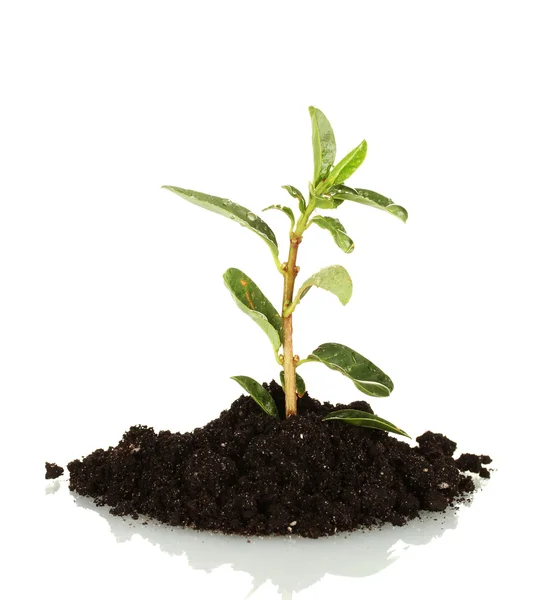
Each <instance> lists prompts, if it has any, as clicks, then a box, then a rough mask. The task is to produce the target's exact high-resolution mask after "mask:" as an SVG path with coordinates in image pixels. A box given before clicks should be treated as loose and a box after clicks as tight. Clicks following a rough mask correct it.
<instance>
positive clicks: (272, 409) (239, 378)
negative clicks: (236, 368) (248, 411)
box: [230, 375, 280, 419]
mask: <svg viewBox="0 0 548 600" xmlns="http://www.w3.org/2000/svg"><path fill="white" fill-rule="evenodd" d="M230 379H234V381H236V382H237V383H239V384H240V385H241V386H242V387H243V388H244V390H245V391H246V392H247V393H248V394H249V395H250V396H251V397H252V398H253V400H255V402H256V403H257V404H258V405H259V406H260V407H261V408H262V409H263V410H264V411H265V413H266V414H267V415H270V416H271V417H276V418H278V419H279V418H280V415H279V414H278V409H277V408H276V403H275V402H274V398H272V396H271V395H270V393H269V392H268V391H267V390H265V389H264V387H263V386H262V385H261V384H260V383H259V382H258V381H255V379H252V378H251V377H247V376H246V375H235V376H234V377H231V378H230Z"/></svg>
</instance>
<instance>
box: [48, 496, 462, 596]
mask: <svg viewBox="0 0 548 600" xmlns="http://www.w3.org/2000/svg"><path fill="white" fill-rule="evenodd" d="M57 489H59V488H58V487H57ZM48 493H50V492H48ZM71 496H72V497H73V499H74V502H75V503H76V505H77V506H78V507H81V508H84V509H87V510H91V511H94V512H95V513H97V514H98V515H100V516H101V517H103V518H104V519H105V520H106V521H107V522H108V524H109V526H110V532H111V533H112V535H113V536H114V537H115V539H116V541H117V542H118V543H125V542H129V541H130V540H131V539H132V538H133V536H136V535H137V536H140V537H141V538H143V539H144V540H146V541H148V542H150V544H152V545H153V546H156V547H158V548H159V549H160V550H161V551H162V552H165V553H167V554H169V555H172V556H185V557H186V559H187V561H188V565H189V567H190V568H192V569H194V570H197V571H205V572H206V573H210V572H211V571H213V570H214V569H216V568H218V567H221V566H223V565H228V566H230V567H231V568H232V569H233V570H234V571H240V572H244V573H248V574H249V575H251V577H252V586H251V589H250V591H249V593H248V594H247V596H246V598H249V597H250V596H251V595H252V594H253V593H254V592H255V591H257V590H258V589H259V588H260V587H261V586H262V585H263V584H264V583H266V582H267V581H269V580H270V581H271V582H272V583H273V585H274V586H276V587H277V589H278V592H279V594H280V595H279V597H280V598H282V599H283V600H290V599H291V598H293V594H294V593H298V592H300V591H302V590H304V589H306V588H308V587H310V586H311V585H313V584H315V583H316V582H318V581H319V580H321V579H322V578H323V577H324V576H325V575H326V574H332V575H336V576H344V577H355V578H364V577H368V576H370V575H373V574H375V573H378V572H379V571H382V570H383V569H386V567H388V566H390V565H391V564H393V563H394V562H395V561H396V560H397V559H398V558H399V556H400V555H401V554H402V553H403V552H405V550H407V548H409V547H410V546H415V545H422V544H427V543H428V542H430V541H431V540H432V539H434V538H437V537H440V536H442V535H443V533H444V532H445V531H447V530H450V529H455V528H456V527H457V523H458V518H457V514H456V511H455V510H453V511H448V512H446V513H443V514H439V513H432V514H427V515H425V516H424V517H422V518H421V519H415V520H413V521H411V522H410V523H409V524H407V525H406V526H404V527H394V526H392V525H385V526H383V527H382V528H380V529H377V530H373V531H365V532H360V531H358V532H354V533H350V534H340V535H336V536H332V537H329V538H322V539H318V540H311V539H304V538H299V537H264V538H259V537H251V538H246V537H240V536H229V535H223V534H216V533H210V532H200V531H194V530H191V529H185V528H182V527H170V526H167V525H162V524H160V523H157V522H154V521H153V520H149V519H144V518H141V519H139V520H138V521H134V520H132V519H130V518H127V519H124V518H120V517H115V516H113V515H111V514H110V513H109V507H107V506H104V507H97V506H95V504H94V503H93V500H92V499H91V498H86V497H82V496H79V495H78V494H74V493H71ZM145 520H146V521H148V524H147V525H144V524H143V522H144V521H145Z"/></svg>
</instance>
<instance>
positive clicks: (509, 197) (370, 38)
mask: <svg viewBox="0 0 548 600" xmlns="http://www.w3.org/2000/svg"><path fill="white" fill-rule="evenodd" d="M543 4H544V3H542V2H478V1H477V0H476V1H474V2H458V3H449V2H387V1H384V2H377V3H369V2H363V1H360V2H350V1H342V0H338V2H330V3H328V2H323V1H321V0H317V1H314V2H296V1H293V2H283V1H278V2H275V3H268V4H267V3H263V2H237V1H231V2H211V1H210V2H208V1H203V2H192V3H190V2H160V1H158V0H156V1H155V2H148V3H145V2H136V1H133V2H113V1H112V0H111V1H109V2H103V1H97V0H96V1H95V2H56V1H51V2H25V1H23V0H20V1H19V2H2V4H1V8H0V78H1V79H0V85H1V88H2V91H1V96H0V105H1V111H0V203H1V204H0V399H1V410H2V425H3V427H2V430H3V431H2V436H1V437H0V444H1V450H2V476H3V478H2V495H1V502H2V505H3V511H2V528H3V530H4V533H3V536H2V538H3V540H2V544H3V546H4V549H7V550H8V553H9V557H8V561H7V563H6V562H5V563H4V564H3V568H2V571H5V574H4V576H3V578H2V580H1V583H0V589H1V590H2V592H5V593H2V596H3V597H6V598H30V597H42V598H50V597H51V598H59V599H65V598H75V597H78V598H81V599H84V598H97V597H100V596H99V594H101V593H102V594H103V596H101V597H103V598H116V597H124V598H132V599H140V598H151V597H169V598H181V599H182V598H197V597H199V596H206V597H209V595H211V596H212V597H213V596H214V595H218V597H220V598H226V599H232V598H234V599H243V598H244V597H245V596H246V594H247V593H248V592H249V591H250V590H251V589H252V586H253V585H254V584H253V581H255V585H256V586H259V588H258V590H257V591H256V592H255V595H254V596H253V598H257V599H263V598H284V599H287V598H291V597H293V598H297V599H299V600H301V599H302V600H304V599H307V598H332V597H333V596H334V595H335V594H336V595H341V597H343V596H344V597H346V598H362V597H364V596H365V595H372V594H376V597H381V596H382V597H389V598H392V597H401V596H402V595H404V596H406V597H411V598H413V597H419V595H420V597H421V598H423V599H429V598H438V597H440V596H443V597H444V598H454V597H459V596H462V595H464V594H465V593H466V594H468V597H471V598H479V597H483V595H486V594H489V595H490V596H491V595H493V596H495V595H497V594H498V595H501V594H502V592H503V591H504V592H509V593H512V592H517V591H518V590H519V592H520V594H521V595H522V596H524V597H529V598H540V597H542V593H541V590H540V588H539V586H540V583H539V581H540V568H541V564H540V552H541V551H543V544H544V536H545V535H546V528H545V524H544V523H545V515H544V502H545V498H544V496H543V488H544V489H545V487H544V486H545V476H544V473H545V465H544V464H543V463H542V462H541V460H543V459H544V458H545V450H544V448H543V445H544V444H545V442H544V440H543V437H544V435H545V431H544V430H545V427H544V423H545V416H546V401H547V399H548V398H547V393H546V361H547V358H548V356H547V352H546V340H547V336H548V327H547V319H546V306H547V295H546V292H545V287H544V286H545V283H546V257H547V256H548V253H547V243H546V217H547V216H548V210H547V202H548V194H547V189H548V186H547V183H546V165H547V162H548V151H547V145H546V139H547V134H548V127H547V116H546V115H547V111H546V106H548V94H547V91H546V56H547V53H548V43H547V41H546V32H545V19H544V18H543ZM310 104H313V105H315V106H318V107H320V108H321V109H322V110H323V111H324V112H325V113H326V115H327V116H328V118H329V119H330V120H331V123H332V125H333V127H334V130H335V135H336V137H337V143H338V148H339V156H342V155H343V154H345V153H346V152H347V151H348V150H349V149H350V148H352V147H354V146H355V145H356V144H357V143H358V142H359V141H360V140H361V139H363V138H364V137H365V138H366V139H367V141H368V144H369V151H368V157H367V159H366V162H365V164H364V166H363V167H362V169H361V170H360V171H359V172H358V173H357V174H356V175H355V176H354V178H353V179H351V180H350V182H349V183H350V184H353V185H358V186H361V187H366V188H370V189H373V190H376V191H378V192H380V193H383V194H385V195H388V196H389V197H391V198H393V199H394V201H396V202H398V203H401V204H402V205H403V206H405V207H406V208H407V209H408V211H409V215H410V217H409V221H408V223H407V224H406V225H403V224H402V223H401V222H399V221H398V220H397V219H394V218H393V217H391V216H389V215H387V214H383V213H381V212H379V211H375V210H373V209H369V208H366V207H362V206H359V205H353V206H351V205H350V203H345V204H344V205H343V206H342V207H341V209H340V210H339V211H338V214H337V216H338V218H340V219H341V220H342V222H343V223H344V224H345V225H346V227H347V230H348V231H349V234H350V235H351V237H352V238H353V239H354V241H355V243H356V250H355V251H354V253H353V254H352V255H350V256H346V255H344V254H343V253H342V252H341V251H340V250H339V249H338V248H337V247H336V246H335V245H334V244H333V242H332V240H331V239H330V237H329V235H328V234H327V232H325V231H321V230H320V229H317V230H315V231H313V230H309V232H307V234H306V236H305V239H304V242H303V246H302V248H301V253H300V258H299V264H300V265H301V268H302V271H301V274H302V275H303V276H304V275H306V274H311V273H313V272H314V271H315V270H316V269H317V268H320V267H322V266H326V265H328V264H333V263H341V264H344V265H345V266H346V267H347V269H348V270H349V271H350V273H351V275H352V276H353V279H354V297H353V299H352V301H351V302H350V304H349V305H348V306H347V307H345V308H343V307H342V306H341V305H340V304H339V303H338V301H337V299H336V298H335V297H334V296H331V295H329V294H327V293H325V292H322V291H316V292H314V293H311V294H310V295H309V296H308V297H307V298H306V302H303V304H302V305H301V307H299V309H298V310H297V312H296V315H295V327H296V330H297V331H296V351H297V353H299V354H300V355H301V356H304V355H306V354H307V353H308V352H309V351H310V350H312V349H313V348H315V347H316V346H317V345H318V344H320V343H322V342H324V341H339V342H342V343H346V344H348V345H349V346H352V347H354V348H355V349H356V350H358V351H359V352H362V353H363V354H364V355H366V356H367V357H368V358H370V359H371V360H373V361H374V362H375V363H377V364H378V365H379V366H380V367H381V368H382V369H384V370H385V371H386V372H387V373H388V374H389V375H390V376H391V377H392V379H393V380H394V382H395V391H394V393H393V395H392V396H391V397H390V398H388V399H385V400H378V401H377V402H376V403H374V407H375V409H376V410H377V411H378V412H379V413H380V414H381V415H382V416H384V417H385V418H388V419H390V420H392V421H394V422H396V423H397V424H398V425H400V426H401V427H403V428H404V429H406V430H407V431H409V432H410V433H411V434H412V435H413V436H417V435H419V434H421V433H422V432H423V431H425V430H426V429H432V430H434V431H442V432H444V433H446V434H447V435H448V436H449V437H451V438H452V439H455V440H456V441H458V443H459V450H460V451H471V452H479V453H483V452H484V453H489V454H491V455H492V456H493V457H494V458H495V462H494V465H493V466H494V467H496V469H497V471H496V472H494V473H493V477H492V479H491V481H490V482H489V483H488V484H487V485H486V486H484V487H483V490H482V492H480V493H478V494H477V496H476V499H475V500H474V502H473V504H472V506H470V507H465V508H463V509H461V510H460V511H459V513H460V516H458V517H456V516H454V515H451V514H450V515H448V516H446V518H445V521H444V522H442V521H441V520H439V521H434V520H433V519H431V518H430V519H426V520H424V521H422V522H415V523H413V524H411V525H409V526H408V527H407V528H403V529H398V528H385V529H384V530H382V531H381V532H375V533H370V534H354V535H352V536H349V537H348V538H344V537H343V536H341V537H338V538H334V539H331V540H320V541H312V542H311V541H306V540H305V541H303V540H254V541H253V542H252V543H251V544H247V543H246V540H242V539H235V540H234V539H230V538H224V537H219V536H211V535H209V534H204V535H197V534H195V533H190V532H185V531H183V530H177V531H171V530H170V529H169V528H162V527H156V526H153V525H150V526H148V528H147V527H144V526H142V525H140V524H139V523H130V524H128V523H126V522H124V521H122V520H121V519H114V518H112V517H109V516H108V511H106V510H103V511H96V510H86V508H90V507H91V506H92V505H91V504H90V503H89V502H87V501H86V500H82V499H76V502H75V501H74V500H75V498H73V497H72V496H71V495H70V494H69V493H68V490H67V484H66V481H64V480H63V481H61V482H60V485H58V484H49V485H46V486H45V485H44V480H43V477H44V473H43V468H44V467H43V463H44V461H45V460H49V461H56V462H58V463H60V464H63V465H66V463H67V462H68V461H69V460H71V459H73V458H76V457H80V456H82V455H84V454H87V453H89V452H90V451H92V450H94V449H95V448H97V447H106V446H108V445H111V444H115V443H116V442H117V441H118V440H119V439H120V437H121V435H122V433H123V432H124V431H125V430H126V429H127V428H128V427H129V426H130V425H132V424H136V423H143V424H148V425H152V426H154V427H155V428H156V429H158V430H161V429H172V430H181V431H186V430H191V429H192V428H194V427H196V426H199V425H203V424H205V423H206V422H208V421H209V420H211V419H212V418H214V417H216V416H217V415H218V414H219V412H220V411H221V410H222V409H223V408H225V407H227V406H228V405H229V403H230V402H231V401H232V400H233V399H235V398H236V397H238V395H239V394H240V390H239V388H238V386H237V384H236V383H234V382H233V381H231V380H230V379H229V377H230V376H231V375H237V374H246V375H250V376H252V377H254V378H256V379H258V380H260V381H263V380H269V379H271V378H272V377H274V376H275V375H276V373H277V371H278V369H277V365H276V364H275V363H274V362H273V360H272V355H271V350H270V346H269V344H268V341H267V340H266V338H265V336H264V334H262V332H261V331H260V330H259V329H258V328H257V327H256V326H255V325H254V324H253V323H252V322H251V321H250V320H249V319H247V318H246V317H245V315H243V313H241V312H240V311H238V309H237V308H236V307H235V306H234V305H233V303H232V300H231V299H230V295H229V294H228V292H227V291H226V289H225V288H224V285H223V282H222V273H223V272H224V270H225V269H226V268H228V267H231V266H235V267H239V268H241V269H242V270H244V271H246V272H247V273H248V274H249V275H250V276H251V277H252V278H253V279H255V281H256V282H257V283H258V284H259V286H260V287H261V288H262V289H263V290H264V291H265V293H266V294H267V295H268V296H269V297H271V298H272V299H276V298H277V299H278V300H276V302H277V303H278V302H279V300H280V297H281V287H280V286H281V278H280V276H279V275H278V273H277V272H276V271H275V269H274V267H273V265H272V262H271V258H270V253H269V251H268V249H267V247H266V245H265V244H263V243H262V242H261V240H260V239H259V238H257V237H256V236H254V235H253V234H252V233H251V232H249V231H247V230H244V229H241V228H239V227H236V226H235V225H234V224H233V223H231V222H230V221H228V220H226V219H223V218H222V217H220V216H218V215H213V214H211V213H207V212H205V211H202V210H201V209H199V208H198V207H195V206H193V205H190V204H188V203H186V202H185V201H184V200H182V199H180V198H177V197H176V196H174V195H172V194H170V193H169V192H167V191H165V190H161V189H160V187H161V186H162V185H163V184H171V185H179V186H182V187H187V188H191V189H197V190H200V191H204V192H208V193H211V194H215V195H220V196H224V197H228V198H230V199H232V200H234V201H236V202H238V203H240V204H243V205H244V206H247V207H248V208H250V209H251V210H253V211H259V210H260V209H261V208H263V207H265V206H267V205H269V204H272V203H279V202H289V203H292V202H294V201H293V200H292V199H291V198H290V197H289V196H287V194H286V192H285V191H284V190H282V189H281V187H280V186H281V185H283V184H292V185H295V186H297V187H298V188H301V189H302V190H303V191H305V190H306V187H307V182H308V179H309V178H310V176H311V171H312V152H311V144H310V123H309V116H308V111H307V107H308V105H310ZM265 218H266V219H267V220H268V222H269V223H270V224H271V226H272V227H273V228H274V229H275V231H276V232H277V234H278V237H279V239H280V240H281V246H282V255H283V254H285V252H286V251H287V250H286V242H285V239H284V232H285V231H286V226H287V222H286V218H285V216H284V215H282V214H281V213H279V214H278V213H267V214H266V217H265ZM305 305H306V306H305ZM301 372H302V375H303V376H304V378H305V379H306V381H307V382H308V387H309V390H310V392H311V394H312V395H313V396H315V397H317V398H319V399H321V400H331V401H341V402H350V401H352V400H355V399H358V398H359V393H358V392H357V390H356V389H355V388H354V387H353V386H352V384H351V383H350V382H349V381H346V380H344V379H343V378H341V377H340V376H338V375H337V374H336V373H334V372H332V371H329V370H327V369H323V368H322V367H321V366H319V365H305V366H303V368H302V371H301ZM381 404H382V406H381Z"/></svg>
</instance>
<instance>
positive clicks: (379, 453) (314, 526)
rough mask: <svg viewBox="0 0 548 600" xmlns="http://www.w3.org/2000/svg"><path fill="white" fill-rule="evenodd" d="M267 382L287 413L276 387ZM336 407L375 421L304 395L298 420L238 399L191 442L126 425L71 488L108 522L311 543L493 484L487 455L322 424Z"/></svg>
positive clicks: (433, 438)
mask: <svg viewBox="0 0 548 600" xmlns="http://www.w3.org/2000/svg"><path fill="white" fill-rule="evenodd" d="M264 385H265V387H266V388H267V389H268V390H269V391H270V393H271V394H272V396H273V397H274V398H275V400H276V404H277V405H278V410H279V412H280V414H283V413H284V395H283V391H282V389H281V387H280V386H279V385H278V384H277V383H275V382H274V381H273V382H272V383H270V385H266V384H264ZM341 408H354V409H358V410H365V411H368V412H372V410H371V407H370V406H369V404H368V403H367V402H362V401H360V402H353V403H352V404H350V405H344V406H343V405H336V406H333V405H331V404H329V403H324V404H321V403H320V402H318V401H317V400H314V399H312V398H310V397H309V396H308V394H305V396H304V397H303V398H302V399H300V400H299V403H298V411H299V414H298V415H297V416H296V417H291V418H290V419H287V420H277V419H273V418H272V417H270V416H268V415H266V414H265V413H264V412H263V411H262V410H261V409H260V408H259V407H258V406H257V404H256V403H255V402H254V401H253V400H252V399H251V398H250V397H249V396H241V397H240V398H239V399H238V400H236V401H235V402H234V403H233V404H232V406H231V407H230V409H228V410H225V411H223V412H222V413H221V415H220V416H219V417H218V418H217V419H215V420H213V421H211V422H210V423H208V424H207V425H206V426H205V427H202V428H198V429H195V430H194V431H193V432H192V433H171V432H169V431H160V432H159V433H155V432H154V430H153V429H152V428H150V427H144V426H142V425H139V426H136V427H132V428H131V429H130V430H129V431H127V432H126V433H125V434H124V436H123V438H122V440H121V441H120V443H119V444H118V445H117V446H116V447H114V448H113V447H110V448H109V449H108V450H95V452H93V453H91V454H90V455H89V456H87V457H85V458H83V459H82V460H75V461H72V462H71V463H70V464H69V465H68V470H69V473H70V489H71V490H73V491H76V492H78V493H79V494H82V495H85V496H92V497H93V498H95V501H96V503H97V504H98V505H103V504H107V505H109V506H112V509H111V512H112V513H113V514H115V515H130V516H132V517H134V518H137V516H138V513H141V514H144V515H147V516H149V517H153V518H156V519H158V520H159V521H162V522H164V523H168V524H170V525H186V526H191V527H195V528H198V529H210V530H216V531H222V532H226V533H239V534H245V535H254V534H256V535H268V534H289V533H293V534H298V535H301V536H305V537H313V538H316V537H319V536H324V535H331V534H334V533H336V532H337V531H351V530H354V529H357V528H359V527H371V526H373V525H376V524H378V523H382V522H389V523H393V524H394V525H403V524H404V523H406V522H407V521H408V520H409V519H413V518H415V517H417V516H418V514H419V511H420V510H430V511H443V510H445V509H446V508H447V506H448V505H449V504H452V503H455V502H458V501H459V500H462V499H463V497H464V495H465V494H466V493H467V492H472V491H473V490H474V483H473V480H472V478H471V477H470V476H469V475H465V474H463V473H462V472H461V471H462V470H475V471H478V472H479V473H480V475H482V476H488V475H489V472H488V471H487V470H486V469H485V468H484V467H482V466H481V465H482V463H483V464H486V463H488V462H490V458H489V457H488V456H483V455H482V456H476V455H470V454H465V455H463V456H462V457H461V458H459V459H458V460H457V461H455V460H454V459H453V458H452V456H453V453H454V451H455V449H456V444H455V443H454V442H452V441H451V440H449V439H447V438H446V437H445V436H443V435H441V434H438V433H432V432H426V433H424V434H423V435H422V436H420V437H418V438H417V442H418V443H419V445H418V446H417V447H413V448H412V447H410V446H409V445H408V444H407V443H406V442H404V441H401V440H399V439H396V438H394V437H392V436H390V435H388V434H387V433H385V432H383V431H376V430H372V429H365V428H362V427H354V426H350V425H345V424H343V423H336V422H322V420H321V419H322V417H323V416H325V415H326V414H327V413H328V412H330V411H332V410H335V409H341Z"/></svg>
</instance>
